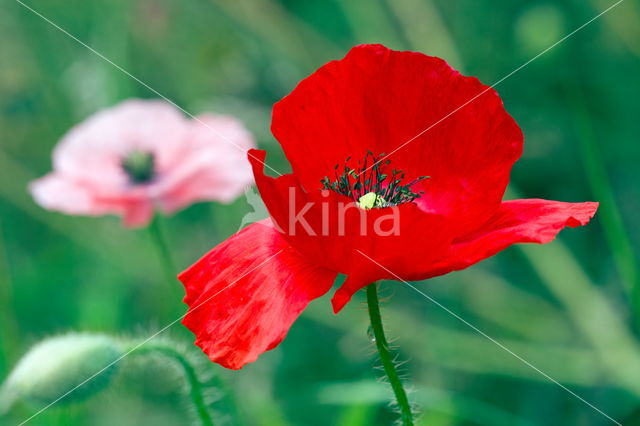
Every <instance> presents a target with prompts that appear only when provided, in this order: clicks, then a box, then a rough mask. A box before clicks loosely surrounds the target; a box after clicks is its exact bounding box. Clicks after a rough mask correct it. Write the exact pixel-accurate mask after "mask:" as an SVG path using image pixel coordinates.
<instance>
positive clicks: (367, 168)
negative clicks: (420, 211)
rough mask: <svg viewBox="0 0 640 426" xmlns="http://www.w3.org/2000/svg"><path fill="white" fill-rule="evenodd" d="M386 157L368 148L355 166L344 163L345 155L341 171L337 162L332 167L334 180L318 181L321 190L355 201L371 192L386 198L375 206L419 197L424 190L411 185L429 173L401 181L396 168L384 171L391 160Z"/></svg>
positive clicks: (389, 204)
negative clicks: (387, 171) (328, 190)
mask: <svg viewBox="0 0 640 426" xmlns="http://www.w3.org/2000/svg"><path fill="white" fill-rule="evenodd" d="M385 156H386V154H379V155H378V156H377V157H376V156H375V155H374V154H373V153H372V152H371V151H367V154H366V155H365V157H364V159H363V160H358V168H357V169H352V168H351V167H349V166H348V165H347V163H348V162H349V160H350V159H351V157H348V158H347V159H346V160H345V164H344V165H343V166H342V171H341V172H340V171H339V169H340V165H339V164H336V166H335V167H334V180H333V181H331V180H330V179H329V177H328V176H325V177H324V178H322V179H321V180H320V183H321V184H322V189H330V190H332V191H335V192H337V193H339V194H342V195H346V196H347V197H350V198H352V199H353V200H354V201H356V202H357V201H358V200H359V199H360V197H362V196H363V195H365V194H368V193H370V192H373V193H375V194H377V195H379V196H380V197H381V198H382V199H384V201H385V202H384V205H381V206H376V207H387V206H395V205H398V204H403V203H409V202H411V201H413V200H415V199H416V198H420V195H421V194H423V193H424V191H418V192H412V191H411V187H412V186H413V185H415V184H416V183H418V182H420V181H422V180H424V179H427V178H429V176H421V177H419V178H417V179H415V180H413V181H411V182H409V183H405V184H401V183H402V181H403V180H404V177H405V174H404V173H403V172H402V170H396V169H392V170H391V174H387V173H385V169H386V167H387V166H388V165H389V164H390V163H391V161H390V160H385V159H384V157H385ZM370 162H371V165H369V163H370Z"/></svg>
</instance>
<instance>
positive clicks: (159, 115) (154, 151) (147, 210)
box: [29, 100, 255, 227]
mask: <svg viewBox="0 0 640 426" xmlns="http://www.w3.org/2000/svg"><path fill="white" fill-rule="evenodd" d="M254 146H255V142H254V139H253V137H252V136H251V134H250V133H249V132H248V131H247V130H246V129H245V127H244V126H243V125H242V124H241V123H240V122H239V121H238V120H236V119H235V118H233V117H230V116H223V115H213V114H203V115H200V116H198V117H197V120H190V119H188V118H186V117H185V116H183V115H182V113H181V112H180V111H179V110H178V109H177V108H175V107H174V106H172V105H171V104H169V103H168V102H164V101H159V100H128V101H125V102H122V103H120V104H118V105H116V106H114V107H112V108H108V109H105V110H103V111H100V112H98V113H96V114H94V115H92V116H91V117H89V118H88V119H87V120H85V121H84V122H82V123H80V124H79V125H77V126H75V127H74V128H72V129H71V130H70V131H69V132H68V133H67V134H66V135H65V136H64V137H63V138H62V140H61V141H60V143H59V144H58V145H57V146H56V148H55V150H54V152H53V172H51V173H49V174H48V175H46V176H44V177H43V178H41V179H38V180H36V181H34V182H32V183H31V184H30V186H29V189H30V191H31V193H32V195H33V197H34V198H35V200H36V202H37V203H38V204H40V205H41V206H42V207H44V208H46V209H50V210H57V211H60V212H63V213H67V214H77V215H90V216H98V215H104V214H117V215H121V216H123V221H124V224H125V225H126V226H129V227H138V226H144V225H146V224H147V223H148V222H149V221H150V220H151V218H152V217H153V213H154V210H155V209H159V210H160V211H162V212H164V213H173V212H175V211H177V210H179V209H182V208H184V207H186V206H188V205H190V204H192V203H194V202H197V201H204V200H213V201H220V202H231V201H232V200H234V199H235V198H237V197H238V196H239V195H240V194H242V192H243V189H244V187H245V186H247V185H250V184H251V183H252V182H253V176H252V172H251V168H250V167H249V164H248V163H247V161H246V154H245V152H246V151H247V150H249V149H251V148H253V147H254Z"/></svg>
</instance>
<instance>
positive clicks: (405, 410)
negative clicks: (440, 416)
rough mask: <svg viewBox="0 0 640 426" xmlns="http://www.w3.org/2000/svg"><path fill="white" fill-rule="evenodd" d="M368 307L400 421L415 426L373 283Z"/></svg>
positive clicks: (368, 296) (405, 424)
mask: <svg viewBox="0 0 640 426" xmlns="http://www.w3.org/2000/svg"><path fill="white" fill-rule="evenodd" d="M367 306H368V308H369V319H370V320H371V329H372V330H373V335H374V337H375V343H376V348H377V349H378V353H379V354H380V361H381V362H382V367H383V368H384V372H385V374H386V375H387V378H388V379H389V384H390V385H391V388H392V389H393V393H394V394H395V396H396V401H397V403H398V407H399V408H400V419H401V421H402V424H403V425H404V426H413V413H412V412H411V405H410V404H409V398H407V393H406V392H405V390H404V387H403V386H402V381H401V380H400V376H398V372H397V371H396V367H395V365H394V364H393V357H392V355H391V351H390V349H389V343H388V342H387V338H386V336H385V335H384V327H383V326H382V316H381V315H380V302H379V301H378V284H377V283H373V284H370V285H369V286H367Z"/></svg>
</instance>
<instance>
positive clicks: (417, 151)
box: [271, 45, 523, 230]
mask: <svg viewBox="0 0 640 426" xmlns="http://www.w3.org/2000/svg"><path fill="white" fill-rule="evenodd" d="M476 97H477V98H476ZM474 98H475V99H474ZM467 102H469V103H468V104H466V103H467ZM465 104H466V105H465ZM462 105H465V106H464V107H462V108H460V107H461V106H462ZM458 108H460V109H459V110H457V109H458ZM456 110H457V111H456ZM454 111H455V112H454ZM449 114H451V115H449ZM445 117H446V118H445ZM440 120H442V121H441V122H439V121H440ZM438 122H439V123H438ZM435 123H438V124H435ZM434 124H435V126H434V127H433V128H431V129H429V130H428V131H426V132H425V133H423V134H422V135H420V136H419V137H417V138H416V139H415V140H413V141H411V142H409V143H408V144H406V146H404V147H402V148H400V149H398V151H397V152H394V153H393V154H392V155H390V156H389V159H390V160H391V164H390V167H393V168H395V169H401V170H403V171H404V172H405V173H406V174H407V179H413V178H415V177H417V176H423V175H426V176H431V178H430V179H428V180H426V181H425V183H424V184H423V188H422V189H423V190H425V191H426V193H425V194H424V195H423V196H422V197H421V198H420V199H418V200H417V202H418V203H419V204H420V205H421V207H422V208H423V209H425V210H426V211H433V212H439V213H447V214H452V215H453V214H455V216H456V217H457V218H458V226H459V229H462V230H465V229H466V230H470V229H473V228H474V227H476V226H477V225H478V224H480V223H483V222H484V221H486V219H488V218H489V217H490V216H491V214H493V212H494V211H495V210H496V209H497V208H498V207H499V205H500V202H501V199H502V195H503V193H504V190H505V188H506V185H507V183H508V179H509V172H510V170H511V166H512V165H513V163H514V162H515V161H516V160H517V159H518V157H519V156H520V154H521V151H522V140H523V137H522V132H521V131H520V129H519V127H518V126H517V124H516V123H515V121H514V120H513V119H512V118H511V117H510V116H509V115H508V114H507V112H506V111H505V109H504V106H503V104H502V101H501V100H500V98H499V97H498V95H497V93H496V92H495V91H494V90H493V89H490V88H489V87H487V86H484V85H483V84H481V83H480V82H479V81H478V80H477V79H476V78H471V77H464V76H462V75H460V74H459V73H458V72H457V71H455V70H453V69H452V68H451V67H450V66H449V65H448V64H447V63H446V62H445V61H443V60H441V59H438V58H435V57H431V56H426V55H423V54H420V53H414V52H396V51H392V50H389V49H387V48H385V47H384V46H380V45H362V46H356V47H354V48H353V49H352V50H351V51H350V52H349V53H348V54H347V55H346V56H345V58H344V59H342V60H340V61H333V62H330V63H328V64H326V65H325V66H323V67H321V68H320V69H319V70H318V71H316V72H315V73H314V74H312V75H311V76H310V77H308V78H307V79H305V80H303V81H302V82H301V83H300V84H299V85H298V86H297V87H296V88H295V89H294V90H293V92H292V93H291V94H289V95H288V96H287V97H285V98H284V99H282V100H281V101H280V102H278V103H277V104H276V105H275V106H274V109H273V122H272V126H271V129H272V132H273V134H274V135H275V137H276V138H277V139H278V141H280V143H281V144H282V147H283V149H284V151H285V154H286V155H287V158H288V159H289V161H290V162H291V165H292V167H293V171H294V173H295V175H296V176H297V177H298V178H299V180H300V182H301V184H302V186H303V187H304V188H305V189H306V190H307V191H308V192H311V191H315V190H317V189H318V188H320V187H321V185H320V179H322V178H323V177H324V176H328V175H330V174H332V173H333V167H334V166H335V165H336V164H343V163H344V162H345V160H346V158H347V157H349V156H351V157H352V160H351V161H354V162H355V161H357V160H358V159H361V158H363V157H364V156H365V153H366V152H367V151H368V150H371V151H372V152H373V153H374V154H380V153H387V154H389V153H391V152H393V151H394V150H395V149H396V148H399V147H400V146H402V145H404V144H405V143H407V142H408V141H409V140H410V139H412V138H414V137H415V136H417V135H418V134H420V133H421V132H422V131H424V130H425V129H427V128H429V127H431V126H432V125H434Z"/></svg>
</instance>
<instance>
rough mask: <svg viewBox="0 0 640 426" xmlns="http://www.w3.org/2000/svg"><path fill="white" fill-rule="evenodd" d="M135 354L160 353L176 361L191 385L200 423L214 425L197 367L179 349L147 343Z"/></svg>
mask: <svg viewBox="0 0 640 426" xmlns="http://www.w3.org/2000/svg"><path fill="white" fill-rule="evenodd" d="M133 354H137V355H144V354H159V355H164V356H166V357H168V358H171V359H173V360H174V361H176V362H177V363H178V364H179V365H180V367H181V368H182V370H183V372H184V377H185V379H186V381H187V384H188V386H189V397H190V399H191V402H192V403H193V406H194V407H195V409H196V413H197V415H198V418H199V419H200V424H201V425H202V426H213V420H212V419H211V415H210V414H209V410H208V408H207V405H206V403H205V401H204V395H203V393H202V383H201V382H200V380H199V379H198V374H197V373H196V369H195V368H194V367H193V365H191V363H190V362H189V360H188V359H187V358H186V357H185V356H184V355H183V354H182V353H181V352H180V351H179V350H177V349H176V348H174V347H172V346H171V345H169V344H163V343H147V344H146V345H144V346H141V347H139V348H137V349H135V350H134V352H133Z"/></svg>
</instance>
